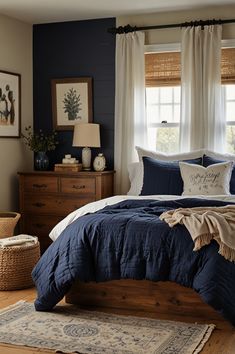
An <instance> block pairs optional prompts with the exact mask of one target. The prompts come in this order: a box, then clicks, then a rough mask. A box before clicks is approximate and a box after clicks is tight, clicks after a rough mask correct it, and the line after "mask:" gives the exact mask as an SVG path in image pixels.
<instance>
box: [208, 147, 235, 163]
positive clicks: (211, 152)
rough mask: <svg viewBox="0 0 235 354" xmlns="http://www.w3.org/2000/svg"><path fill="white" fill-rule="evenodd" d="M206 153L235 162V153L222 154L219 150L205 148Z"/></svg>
mask: <svg viewBox="0 0 235 354" xmlns="http://www.w3.org/2000/svg"><path fill="white" fill-rule="evenodd" d="M204 154H205V155H207V156H209V157H213V158H214V159H216V160H222V161H223V160H225V161H234V162H235V155H233V154H220V153H219V152H214V151H211V150H204Z"/></svg>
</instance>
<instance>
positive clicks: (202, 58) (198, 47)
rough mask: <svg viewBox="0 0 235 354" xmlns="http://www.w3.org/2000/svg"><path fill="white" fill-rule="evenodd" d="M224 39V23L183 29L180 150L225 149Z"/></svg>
mask: <svg viewBox="0 0 235 354" xmlns="http://www.w3.org/2000/svg"><path fill="white" fill-rule="evenodd" d="M221 39H222V26H221V25H213V26H205V27H204V29H202V28H201V27H200V26H197V27H187V28H184V29H182V42H181V64H182V69H181V87H182V91H181V127H180V148H181V151H190V150H195V149H201V148H208V149H210V150H215V151H216V150H217V151H223V148H224V139H225V120H224V119H223V116H222V103H221V79H220V78H221V72H220V58H221Z"/></svg>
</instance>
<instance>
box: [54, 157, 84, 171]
mask: <svg viewBox="0 0 235 354" xmlns="http://www.w3.org/2000/svg"><path fill="white" fill-rule="evenodd" d="M81 169H82V164H81V163H79V161H78V160H76V158H75V157H72V156H71V155H70V154H67V155H65V157H64V158H63V159H62V163H56V164H55V166H54V171H61V172H63V171H65V172H66V171H71V172H79V171H81Z"/></svg>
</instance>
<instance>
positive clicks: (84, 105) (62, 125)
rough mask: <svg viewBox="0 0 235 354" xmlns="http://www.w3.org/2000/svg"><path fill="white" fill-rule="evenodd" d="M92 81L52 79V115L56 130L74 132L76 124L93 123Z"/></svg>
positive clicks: (88, 78)
mask: <svg viewBox="0 0 235 354" xmlns="http://www.w3.org/2000/svg"><path fill="white" fill-rule="evenodd" d="M91 85H92V79H91V78H90V77H81V78H66V79H52V80H51V91H52V115H53V126H54V129H55V130H73V127H74V124H76V123H78V122H81V123H90V122H92V87H91Z"/></svg>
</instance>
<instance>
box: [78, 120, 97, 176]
mask: <svg viewBox="0 0 235 354" xmlns="http://www.w3.org/2000/svg"><path fill="white" fill-rule="evenodd" d="M73 146H80V147H83V149H82V168H83V170H86V171H89V170H90V169H91V149H90V148H91V147H100V126H99V124H94V123H77V124H75V125H74V132H73Z"/></svg>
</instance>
